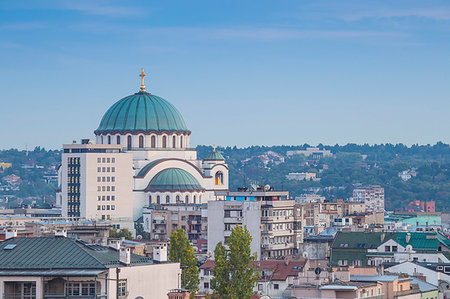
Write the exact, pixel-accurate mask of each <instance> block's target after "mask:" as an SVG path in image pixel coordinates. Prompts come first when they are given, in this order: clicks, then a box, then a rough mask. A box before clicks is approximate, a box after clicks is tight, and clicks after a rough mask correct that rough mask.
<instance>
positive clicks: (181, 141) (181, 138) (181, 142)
mask: <svg viewBox="0 0 450 299" xmlns="http://www.w3.org/2000/svg"><path fill="white" fill-rule="evenodd" d="M180 147H181V148H183V136H180Z"/></svg>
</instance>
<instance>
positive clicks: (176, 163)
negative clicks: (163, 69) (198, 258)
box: [57, 71, 228, 229]
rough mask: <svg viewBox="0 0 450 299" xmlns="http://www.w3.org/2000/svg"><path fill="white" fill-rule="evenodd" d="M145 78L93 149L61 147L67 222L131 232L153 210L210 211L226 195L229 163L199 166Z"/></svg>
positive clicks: (176, 118)
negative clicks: (106, 222)
mask: <svg viewBox="0 0 450 299" xmlns="http://www.w3.org/2000/svg"><path fill="white" fill-rule="evenodd" d="M140 76H141V78H142V84H141V88H140V91H139V92H137V93H135V94H132V95H130V96H127V97H125V98H123V99H121V100H119V101H117V102H116V103H115V104H113V105H112V106H111V107H110V108H109V109H108V110H107V111H106V113H105V114H104V116H103V118H102V120H101V121H100V125H99V127H98V128H97V130H95V132H94V133H95V143H94V142H91V141H88V140H84V141H83V142H82V144H76V143H74V144H69V145H64V146H63V148H64V153H63V154H62V162H61V167H60V168H59V175H58V177H59V190H58V192H57V199H58V201H57V203H58V204H59V205H60V206H61V207H62V214H63V217H70V218H94V219H111V221H112V223H113V224H115V225H116V227H118V228H122V227H127V228H130V229H132V228H133V221H134V220H137V219H138V218H139V217H141V216H142V209H143V207H144V206H146V205H148V204H149V203H159V204H166V203H206V202H207V201H208V200H214V199H215V197H214V192H215V191H218V190H228V166H227V164H226V163H225V159H224V157H223V156H222V155H221V154H220V153H218V152H216V151H215V150H214V151H213V152H211V153H210V154H208V155H207V156H206V157H205V159H203V160H199V159H197V151H196V150H195V149H194V148H191V147H190V135H191V131H190V130H189V129H188V128H187V126H186V124H185V122H184V119H183V117H182V116H181V114H180V112H179V111H178V110H177V109H176V108H175V107H174V106H173V105H172V104H170V103H169V102H167V101H166V100H164V99H163V98H161V97H158V96H156V95H153V94H151V93H149V92H146V91H145V86H144V80H143V78H144V76H145V74H144V73H143V71H142V73H141V75H140ZM108 208H109V209H108Z"/></svg>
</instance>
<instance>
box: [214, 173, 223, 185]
mask: <svg viewBox="0 0 450 299" xmlns="http://www.w3.org/2000/svg"><path fill="white" fill-rule="evenodd" d="M215 184H216V185H223V173H222V171H218V172H216V179H215Z"/></svg>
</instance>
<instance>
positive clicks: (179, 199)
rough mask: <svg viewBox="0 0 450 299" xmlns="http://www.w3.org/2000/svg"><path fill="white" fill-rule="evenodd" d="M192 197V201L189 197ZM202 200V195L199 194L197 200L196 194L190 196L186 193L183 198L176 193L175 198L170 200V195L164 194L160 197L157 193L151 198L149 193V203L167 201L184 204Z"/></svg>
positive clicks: (163, 202) (166, 202) (164, 202)
mask: <svg viewBox="0 0 450 299" xmlns="http://www.w3.org/2000/svg"><path fill="white" fill-rule="evenodd" d="M191 198H192V201H190V199H191ZM201 200H202V196H201V195H199V196H198V200H197V195H192V197H190V196H189V195H186V196H185V197H184V198H183V199H182V196H180V195H176V196H175V200H174V201H172V202H171V200H170V196H169V195H166V196H165V197H163V198H162V197H161V196H160V195H157V196H156V197H155V198H152V195H149V203H150V204H152V203H156V204H168V203H184V204H188V203H194V204H197V203H201Z"/></svg>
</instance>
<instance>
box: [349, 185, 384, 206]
mask: <svg viewBox="0 0 450 299" xmlns="http://www.w3.org/2000/svg"><path fill="white" fill-rule="evenodd" d="M353 200H354V201H356V202H363V203H364V204H365V206H366V211H368V212H384V188H382V187H380V186H367V187H361V188H356V189H354V190H353Z"/></svg>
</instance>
